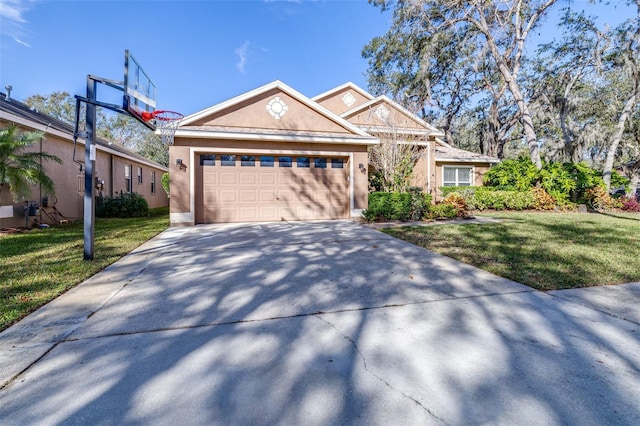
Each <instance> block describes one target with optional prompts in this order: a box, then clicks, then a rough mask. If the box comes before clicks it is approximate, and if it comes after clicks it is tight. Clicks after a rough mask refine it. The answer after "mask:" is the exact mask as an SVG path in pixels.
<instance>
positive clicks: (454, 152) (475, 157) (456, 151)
mask: <svg viewBox="0 0 640 426" xmlns="http://www.w3.org/2000/svg"><path fill="white" fill-rule="evenodd" d="M436 140H437V142H438V143H437V144H436V161H451V162H460V163H480V162H486V163H494V164H495V163H499V162H500V159H498V158H496V157H490V156H488V155H484V154H478V153H477V152H471V151H465V150H464V149H460V148H456V147H453V146H451V145H449V144H447V143H445V142H443V141H441V140H439V139H436Z"/></svg>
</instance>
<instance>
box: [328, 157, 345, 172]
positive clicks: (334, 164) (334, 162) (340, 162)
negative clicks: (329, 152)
mask: <svg viewBox="0 0 640 426" xmlns="http://www.w3.org/2000/svg"><path fill="white" fill-rule="evenodd" d="M331 168H332V169H342V168H344V159H343V158H332V159H331Z"/></svg>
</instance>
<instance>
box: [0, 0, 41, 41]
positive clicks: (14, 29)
mask: <svg viewBox="0 0 640 426" xmlns="http://www.w3.org/2000/svg"><path fill="white" fill-rule="evenodd" d="M35 3H36V0H1V1H0V18H2V20H3V21H4V22H3V25H2V26H0V33H1V34H2V35H7V36H9V37H11V38H13V39H14V40H15V41H16V43H19V44H22V45H23V46H27V47H31V46H30V45H29V43H26V42H24V41H22V40H21V39H20V38H19V37H22V34H23V33H24V27H25V25H26V24H27V23H28V21H27V19H26V18H25V14H26V13H27V12H28V11H29V10H31V8H32V7H33V5H34V4H35Z"/></svg>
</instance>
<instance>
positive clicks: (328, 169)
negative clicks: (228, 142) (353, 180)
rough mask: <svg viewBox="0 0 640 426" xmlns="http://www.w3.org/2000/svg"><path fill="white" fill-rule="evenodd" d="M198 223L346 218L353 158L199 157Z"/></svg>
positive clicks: (199, 155)
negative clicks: (349, 161) (350, 161)
mask: <svg viewBox="0 0 640 426" xmlns="http://www.w3.org/2000/svg"><path fill="white" fill-rule="evenodd" d="M196 167H197V170H196V176H197V177H196V194H197V198H196V223H214V222H266V221H280V220H311V219H342V218H347V217H348V213H349V181H348V177H349V174H348V158H346V157H345V158H338V157H319V156H317V157H307V156H295V155H292V156H270V155H250V154H248V155H231V154H197V155H196Z"/></svg>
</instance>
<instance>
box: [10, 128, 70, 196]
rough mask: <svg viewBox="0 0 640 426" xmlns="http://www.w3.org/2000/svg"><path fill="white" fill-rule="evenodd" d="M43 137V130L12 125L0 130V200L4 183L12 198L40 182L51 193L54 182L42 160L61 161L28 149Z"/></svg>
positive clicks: (26, 194) (45, 190) (46, 191)
mask: <svg viewBox="0 0 640 426" xmlns="http://www.w3.org/2000/svg"><path fill="white" fill-rule="evenodd" d="M43 136H44V133H43V132H38V131H34V132H21V133H20V132H18V127H17V126H16V125H15V124H10V125H9V126H8V127H7V128H6V129H3V130H0V200H1V199H2V191H3V190H4V187H5V185H7V186H8V188H9V191H10V192H11V194H12V195H13V200H14V201H18V200H20V199H23V198H26V197H27V196H28V195H29V193H30V192H31V186H32V185H40V186H41V187H42V189H43V191H44V192H45V193H47V194H54V192H55V189H54V184H53V181H52V180H51V178H49V176H47V175H46V173H45V171H44V167H43V165H42V163H43V161H55V162H56V163H60V164H62V160H61V159H59V158H58V157H56V156H55V155H51V154H47V153H46V152H39V151H29V147H30V146H31V145H33V144H34V143H36V142H38V141H39V140H40V139H41V138H42V137H43Z"/></svg>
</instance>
